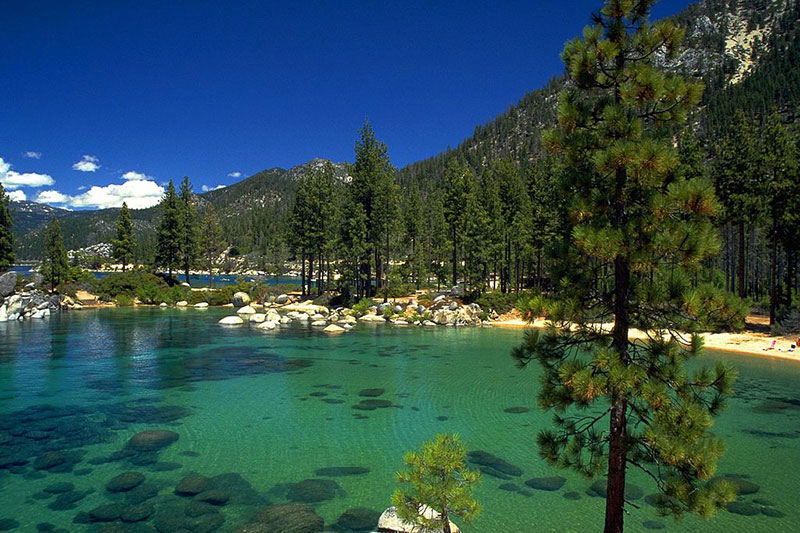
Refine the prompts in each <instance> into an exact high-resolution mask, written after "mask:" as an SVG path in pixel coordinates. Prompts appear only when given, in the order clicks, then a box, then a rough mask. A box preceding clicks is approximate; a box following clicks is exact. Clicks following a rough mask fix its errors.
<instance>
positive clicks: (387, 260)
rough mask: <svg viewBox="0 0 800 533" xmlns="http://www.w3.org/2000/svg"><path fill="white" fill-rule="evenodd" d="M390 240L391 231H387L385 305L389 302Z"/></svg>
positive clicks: (384, 272)
mask: <svg viewBox="0 0 800 533" xmlns="http://www.w3.org/2000/svg"><path fill="white" fill-rule="evenodd" d="M390 238H391V234H390V233H389V230H386V258H385V259H386V261H385V263H384V265H383V287H384V291H385V292H384V293H383V303H386V302H387V301H389V253H390V246H389V242H390Z"/></svg>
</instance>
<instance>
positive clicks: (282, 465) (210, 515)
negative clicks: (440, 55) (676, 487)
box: [0, 308, 800, 532]
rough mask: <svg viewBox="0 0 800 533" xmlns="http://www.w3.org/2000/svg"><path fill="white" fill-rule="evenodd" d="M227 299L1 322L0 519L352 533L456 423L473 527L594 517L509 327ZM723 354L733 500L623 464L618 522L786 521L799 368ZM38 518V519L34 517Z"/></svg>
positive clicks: (788, 524) (750, 526) (798, 456)
mask: <svg viewBox="0 0 800 533" xmlns="http://www.w3.org/2000/svg"><path fill="white" fill-rule="evenodd" d="M223 312H224V311H223V310H218V309H211V310H206V311H198V310H194V309H188V310H175V309H167V310H162V309H156V308H148V309H136V310H122V309H120V310H113V309H105V310H96V311H82V312H74V313H69V314H62V315H60V316H59V315H56V316H53V317H52V318H51V319H50V320H49V321H26V322H22V323H11V324H8V323H3V324H0V340H2V342H0V530H3V528H6V529H7V528H11V527H13V526H15V525H18V526H17V530H19V531H35V530H36V528H37V526H39V527H40V528H42V530H55V529H58V528H63V530H66V531H81V530H84V529H85V530H88V531H94V530H98V531H99V530H101V528H102V527H103V525H108V526H113V527H114V528H116V529H113V530H114V531H116V530H121V531H128V530H130V531H153V530H156V531H180V530H188V531H237V530H238V529H239V528H241V527H242V526H244V525H245V524H250V527H252V528H253V529H255V530H263V531H286V530H291V529H289V528H295V530H303V531H321V530H323V528H324V529H326V530H336V531H364V530H367V531H368V530H369V529H370V528H371V527H373V526H374V524H375V520H376V517H377V515H378V513H379V512H380V511H382V510H383V509H384V508H385V507H386V506H388V504H389V498H390V496H391V493H392V490H393V489H394V481H393V473H394V472H395V471H396V470H397V469H398V468H400V467H401V466H402V465H401V461H402V455H403V453H404V452H405V451H407V450H408V449H409V448H411V447H415V446H417V445H418V444H419V443H420V442H421V441H423V440H426V439H428V438H430V437H431V436H432V435H433V434H434V433H436V432H438V431H456V432H458V433H460V434H461V435H462V438H463V439H464V441H465V443H466V444H467V446H468V447H469V449H470V455H469V460H470V462H471V464H472V465H473V466H474V467H475V468H479V469H480V470H481V471H482V473H483V481H482V484H481V486H480V488H479V490H478V498H479V500H480V501H481V502H482V503H483V507H484V512H483V514H482V516H481V517H480V518H479V519H478V520H477V521H476V522H475V523H473V524H471V525H470V526H469V531H478V532H495V531H540V530H545V531H546V530H555V531H578V530H589V531H593V530H597V528H598V524H599V523H601V521H602V516H603V496H604V485H603V483H602V480H601V481H599V482H598V481H594V482H593V481H591V480H589V481H587V480H583V479H581V478H580V477H578V476H575V475H574V474H572V473H570V472H566V471H559V470H555V469H552V468H550V467H548V466H547V465H546V464H545V463H544V462H543V461H542V460H540V459H539V458H538V456H537V453H536V446H535V435H536V432H537V431H538V429H539V428H542V427H546V426H547V425H548V424H549V417H548V416H547V415H545V414H543V413H541V412H540V411H539V410H538V409H537V408H536V402H535V394H536V383H537V381H536V373H535V370H534V369H532V368H531V369H527V370H524V371H520V370H517V369H516V368H515V367H514V365H513V362H512V360H511V358H510V357H509V355H508V352H509V349H510V348H511V347H512V346H513V345H514V344H515V343H516V342H518V341H519V335H520V334H519V332H517V331H497V330H491V329H460V330H455V329H452V328H447V329H445V328H440V329H433V330H430V329H425V330H421V329H413V328H407V329H401V328H393V327H391V326H366V325H362V326H359V327H358V328H357V329H356V330H354V331H352V332H349V333H347V334H345V335H343V336H339V337H328V336H325V335H324V334H322V333H321V332H318V331H313V330H312V329H311V328H306V327H304V326H299V325H295V326H292V327H291V328H289V329H284V330H280V331H277V332H262V331H256V330H249V329H247V328H240V329H236V328H222V327H219V326H217V325H216V320H218V319H219V317H220V316H221V313H223ZM709 357H710V358H712V359H713V358H715V357H726V358H729V359H731V358H732V359H734V362H735V363H736V365H737V366H738V368H739V370H740V373H741V377H740V379H739V382H738V384H737V391H738V392H737V393H736V396H735V397H734V399H733V401H732V402H731V408H730V409H729V410H728V411H727V412H726V413H725V414H724V415H723V417H722V418H721V419H720V420H719V422H718V424H717V426H716V431H717V432H718V433H719V434H721V435H722V436H723V438H724V439H725V441H726V443H727V446H728V452H727V454H726V456H725V458H724V460H723V461H722V463H721V465H720V475H725V476H726V477H728V479H731V480H732V481H734V482H735V483H736V484H737V486H738V487H739V489H740V497H739V499H738V500H737V502H736V503H735V504H734V505H732V506H731V507H730V509H729V511H726V512H722V513H721V514H720V515H719V516H718V518H716V519H715V520H714V521H712V522H709V523H701V522H700V521H699V520H697V519H693V518H688V519H686V520H684V521H682V522H679V523H676V522H673V521H671V520H670V519H664V518H659V517H658V516H656V514H655V513H654V511H653V509H652V507H651V506H650V505H649V503H648V502H649V501H651V496H652V494H653V492H654V489H653V486H652V484H651V483H650V482H649V481H648V480H647V479H645V478H643V477H641V476H638V475H637V473H635V472H634V473H632V474H631V480H630V486H629V487H628V492H629V497H630V498H631V499H632V500H633V501H634V503H636V505H637V506H638V507H639V508H638V509H635V508H631V514H630V515H629V516H628V518H627V525H628V527H629V529H630V530H634V531H636V530H643V529H658V528H667V529H668V530H684V531H694V530H697V529H699V528H702V529H703V530H710V531H789V530H796V529H800V512H799V511H798V510H797V509H796V508H795V506H794V504H793V501H794V492H795V490H796V487H797V481H796V474H795V473H796V472H797V471H798V469H799V468H800V453H798V452H800V446H799V445H798V442H799V440H800V424H798V422H800V392H799V391H800V388H798V385H800V365H796V364H793V363H790V362H786V361H774V360H770V359H759V358H745V357H737V356H721V355H714V354H709ZM40 524H42V525H40Z"/></svg>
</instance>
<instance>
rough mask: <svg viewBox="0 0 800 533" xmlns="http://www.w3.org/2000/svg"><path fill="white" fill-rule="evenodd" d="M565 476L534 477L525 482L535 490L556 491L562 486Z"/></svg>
mask: <svg viewBox="0 0 800 533" xmlns="http://www.w3.org/2000/svg"><path fill="white" fill-rule="evenodd" d="M566 482H567V480H566V478H563V477H561V476H552V477H535V478H533V479H529V480H528V481H526V482H525V484H526V485H527V486H529V487H530V488H532V489H536V490H546V491H551V492H552V491H556V490H559V489H560V488H561V487H563V486H564V483H566Z"/></svg>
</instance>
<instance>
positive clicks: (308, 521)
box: [237, 503, 325, 533]
mask: <svg viewBox="0 0 800 533" xmlns="http://www.w3.org/2000/svg"><path fill="white" fill-rule="evenodd" d="M324 525H325V521H324V520H323V519H322V517H321V516H319V515H318V514H317V513H316V512H314V509H313V508H312V507H310V506H308V505H302V504H297V503H287V504H281V505H271V506H269V507H265V508H264V509H261V510H259V511H258V512H256V514H255V517H254V518H253V521H252V522H251V523H249V524H246V525H244V526H242V527H241V528H239V529H238V530H237V531H238V532H239V533H318V532H319V531H322V528H323V526H324Z"/></svg>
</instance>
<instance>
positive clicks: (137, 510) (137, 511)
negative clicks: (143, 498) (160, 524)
mask: <svg viewBox="0 0 800 533" xmlns="http://www.w3.org/2000/svg"><path fill="white" fill-rule="evenodd" d="M155 511H156V508H155V507H153V506H152V505H151V504H149V503H140V504H138V505H129V506H128V507H126V508H125V510H124V511H123V512H122V514H121V515H120V519H121V520H122V521H123V522H141V521H143V520H147V519H148V518H150V517H151V516H153V513H155Z"/></svg>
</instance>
